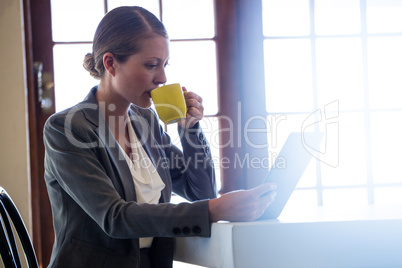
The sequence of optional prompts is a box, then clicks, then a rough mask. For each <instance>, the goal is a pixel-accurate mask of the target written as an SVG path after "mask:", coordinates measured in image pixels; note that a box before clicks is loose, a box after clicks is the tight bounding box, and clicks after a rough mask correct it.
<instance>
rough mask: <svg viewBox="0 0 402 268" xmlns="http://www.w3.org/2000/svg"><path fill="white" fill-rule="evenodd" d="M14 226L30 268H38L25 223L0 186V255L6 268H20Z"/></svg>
mask: <svg viewBox="0 0 402 268" xmlns="http://www.w3.org/2000/svg"><path fill="white" fill-rule="evenodd" d="M12 226H13V227H14V230H15V232H16V233H17V236H18V238H19V240H20V242H21V245H22V249H23V251H24V255H25V259H26V262H27V264H28V267H30V268H31V267H32V268H37V267H38V261H37V259H36V254H35V250H34V248H33V245H32V242H31V239H30V238H29V234H28V231H27V229H26V227H25V224H24V221H23V220H22V217H21V215H20V213H19V212H18V209H17V207H16V206H15V204H14V202H13V201H12V199H11V197H10V196H9V195H8V194H7V192H6V190H4V189H3V188H2V187H1V186H0V246H1V247H0V254H1V258H2V260H3V264H4V266H5V267H7V268H8V267H10V268H14V267H16V268H20V267H22V266H21V258H20V254H19V252H18V248H17V243H16V240H15V236H14V231H13V228H12Z"/></svg>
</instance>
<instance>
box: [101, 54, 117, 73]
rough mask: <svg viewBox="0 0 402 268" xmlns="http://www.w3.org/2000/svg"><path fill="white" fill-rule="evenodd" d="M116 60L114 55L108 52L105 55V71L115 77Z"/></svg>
mask: <svg viewBox="0 0 402 268" xmlns="http://www.w3.org/2000/svg"><path fill="white" fill-rule="evenodd" d="M115 63H116V58H115V57H114V55H113V54H112V53H110V52H106V53H105V54H104V55H103V66H105V70H106V71H107V72H108V73H109V74H111V75H112V76H115V74H116V69H115V67H116V65H115Z"/></svg>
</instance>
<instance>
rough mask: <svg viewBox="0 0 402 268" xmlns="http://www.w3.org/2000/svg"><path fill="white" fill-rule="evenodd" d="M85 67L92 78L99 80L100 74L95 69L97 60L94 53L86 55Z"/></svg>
mask: <svg viewBox="0 0 402 268" xmlns="http://www.w3.org/2000/svg"><path fill="white" fill-rule="evenodd" d="M83 66H84V68H85V70H87V71H88V72H89V74H90V75H91V76H92V77H94V78H99V76H100V74H99V72H98V70H96V68H95V59H94V55H93V54H92V53H87V54H86V55H85V58H84V64H83Z"/></svg>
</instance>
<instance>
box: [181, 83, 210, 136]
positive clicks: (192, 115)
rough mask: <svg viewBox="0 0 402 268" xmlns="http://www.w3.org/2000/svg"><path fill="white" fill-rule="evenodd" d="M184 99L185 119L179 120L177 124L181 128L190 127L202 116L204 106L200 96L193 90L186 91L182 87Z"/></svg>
mask: <svg viewBox="0 0 402 268" xmlns="http://www.w3.org/2000/svg"><path fill="white" fill-rule="evenodd" d="M183 92H184V99H185V100H186V105H187V114H186V119H185V120H182V121H180V122H179V123H178V124H179V126H180V127H181V128H192V127H193V126H194V125H195V124H196V123H197V122H198V121H200V120H201V119H202V118H203V117H204V106H203V105H202V98H201V97H200V96H198V95H197V94H195V93H194V92H188V91H187V89H186V88H185V87H183Z"/></svg>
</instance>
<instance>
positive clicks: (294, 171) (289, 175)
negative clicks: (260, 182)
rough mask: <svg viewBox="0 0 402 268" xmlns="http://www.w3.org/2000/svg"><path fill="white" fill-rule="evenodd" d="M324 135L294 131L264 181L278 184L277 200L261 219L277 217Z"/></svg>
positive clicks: (317, 149)
mask: <svg viewBox="0 0 402 268" xmlns="http://www.w3.org/2000/svg"><path fill="white" fill-rule="evenodd" d="M322 137H323V133H320V132H303V133H302V132H292V133H291V134H290V135H289V136H288V138H287V140H286V142H285V144H284V145H283V147H282V149H281V151H280V153H279V154H278V156H277V157H276V159H275V162H274V165H273V166H272V167H271V169H270V170H269V172H268V175H267V176H266V178H265V179H264V182H274V183H275V184H276V185H277V188H276V196H275V201H274V202H272V204H271V205H270V206H269V207H268V208H267V209H266V210H265V212H264V214H263V215H262V216H261V218H260V219H276V218H277V217H279V215H280V214H281V212H282V210H283V208H284V207H285V205H286V203H287V202H288V200H289V198H290V196H291V195H292V193H293V191H294V189H295V187H296V185H297V183H298V182H299V180H300V178H301V177H302V175H303V173H304V171H305V169H306V168H307V165H308V163H309V162H310V160H311V158H312V157H313V155H314V153H316V152H319V146H320V143H321V140H322Z"/></svg>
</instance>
